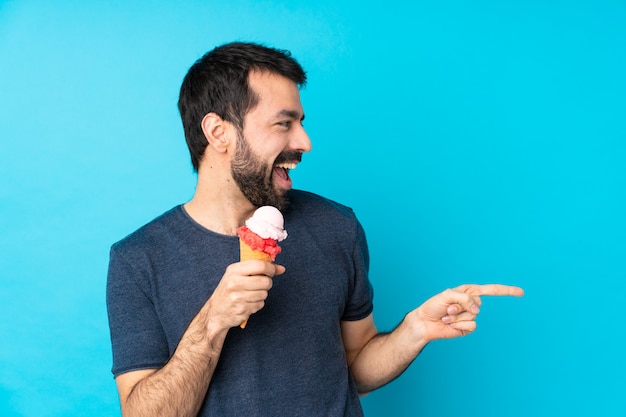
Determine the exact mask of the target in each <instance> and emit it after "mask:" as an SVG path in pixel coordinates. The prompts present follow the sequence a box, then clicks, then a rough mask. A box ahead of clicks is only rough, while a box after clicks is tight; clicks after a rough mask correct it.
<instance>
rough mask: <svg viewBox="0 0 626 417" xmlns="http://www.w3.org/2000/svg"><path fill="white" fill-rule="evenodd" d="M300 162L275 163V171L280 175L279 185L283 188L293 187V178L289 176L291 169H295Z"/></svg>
mask: <svg viewBox="0 0 626 417" xmlns="http://www.w3.org/2000/svg"><path fill="white" fill-rule="evenodd" d="M297 165H298V164H297V163H295V162H282V163H280V164H276V165H274V173H275V174H276V177H278V179H279V180H280V181H279V185H280V186H281V188H286V189H289V188H291V178H290V177H289V171H290V170H292V169H295V168H296V166H297Z"/></svg>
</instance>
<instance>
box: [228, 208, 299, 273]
mask: <svg viewBox="0 0 626 417" xmlns="http://www.w3.org/2000/svg"><path fill="white" fill-rule="evenodd" d="M283 225H284V219H283V215H282V214H281V213H280V211H279V210H278V209H277V208H275V207H272V206H263V207H260V208H258V209H257V210H256V211H255V212H254V214H253V215H252V217H251V218H249V219H248V220H246V225H245V226H241V227H240V228H239V229H237V235H238V236H239V239H240V240H241V241H242V242H244V243H245V244H246V245H248V246H249V247H250V249H251V250H252V251H256V252H262V253H264V254H266V255H268V256H269V257H270V258H271V260H272V261H274V260H275V259H276V255H278V254H279V253H280V251H281V248H280V246H278V243H277V242H280V241H282V240H284V239H285V238H286V237H287V232H286V231H285V229H283Z"/></svg>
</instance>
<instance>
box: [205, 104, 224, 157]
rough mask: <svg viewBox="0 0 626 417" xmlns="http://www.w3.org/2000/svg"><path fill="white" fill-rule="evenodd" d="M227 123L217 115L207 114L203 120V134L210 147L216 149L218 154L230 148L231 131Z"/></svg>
mask: <svg viewBox="0 0 626 417" xmlns="http://www.w3.org/2000/svg"><path fill="white" fill-rule="evenodd" d="M229 124H230V123H228V122H227V121H225V120H224V119H222V118H221V117H220V116H219V115H218V114H217V113H213V112H211V113H207V114H206V115H204V118H203V119H202V123H201V126H202V132H204V137H205V138H206V140H207V142H209V146H211V147H212V148H214V149H215V150H216V151H218V152H225V151H226V148H227V147H228V136H229V135H228V134H227V132H228V131H229V128H228V125H229Z"/></svg>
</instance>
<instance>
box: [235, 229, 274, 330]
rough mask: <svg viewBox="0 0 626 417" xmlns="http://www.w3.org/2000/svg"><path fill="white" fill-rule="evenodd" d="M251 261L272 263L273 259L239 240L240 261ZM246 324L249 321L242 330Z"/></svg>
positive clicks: (243, 323)
mask: <svg viewBox="0 0 626 417" xmlns="http://www.w3.org/2000/svg"><path fill="white" fill-rule="evenodd" d="M251 259H258V260H261V261H269V262H271V261H272V257H271V256H270V255H268V254H267V253H265V252H261V251H258V250H254V249H252V248H251V247H250V246H248V244H247V243H245V242H244V241H243V240H241V239H239V260H241V261H249V260H251ZM246 324H248V320H245V321H243V322H242V323H241V324H240V325H239V327H241V328H242V329H245V328H246Z"/></svg>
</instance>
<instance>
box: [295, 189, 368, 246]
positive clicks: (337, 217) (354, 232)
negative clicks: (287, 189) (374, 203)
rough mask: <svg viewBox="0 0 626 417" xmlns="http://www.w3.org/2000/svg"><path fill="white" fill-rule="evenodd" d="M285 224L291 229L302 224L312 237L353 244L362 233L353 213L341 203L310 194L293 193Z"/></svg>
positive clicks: (296, 191)
mask: <svg viewBox="0 0 626 417" xmlns="http://www.w3.org/2000/svg"><path fill="white" fill-rule="evenodd" d="M289 197H290V202H291V205H290V207H289V209H288V210H287V212H286V213H285V224H286V225H287V226H288V227H289V228H290V229H289V230H292V229H293V227H294V226H297V225H302V226H304V227H306V228H307V230H309V232H311V233H313V234H321V235H323V236H325V237H326V238H333V237H334V238H336V239H338V240H342V241H353V240H354V239H355V238H358V237H360V236H361V235H362V234H363V229H362V227H361V224H360V223H359V220H358V219H357V217H356V215H355V213H354V211H353V210H352V209H351V208H350V207H348V206H345V205H343V204H341V203H338V202H336V201H333V200H330V199H328V198H326V197H322V196H320V195H317V194H314V193H310V192H307V191H300V190H292V191H291V193H290V196H289Z"/></svg>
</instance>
